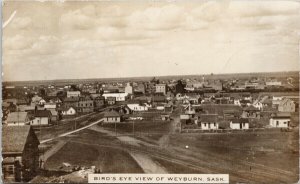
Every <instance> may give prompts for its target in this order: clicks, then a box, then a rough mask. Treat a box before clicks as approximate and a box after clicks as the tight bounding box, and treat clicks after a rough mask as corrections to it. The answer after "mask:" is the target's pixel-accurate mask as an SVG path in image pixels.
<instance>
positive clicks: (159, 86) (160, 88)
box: [155, 84, 167, 95]
mask: <svg viewBox="0 0 300 184" xmlns="http://www.w3.org/2000/svg"><path fill="white" fill-rule="evenodd" d="M155 92H156V93H163V94H164V95H166V94H167V85H166V84H156V85H155Z"/></svg>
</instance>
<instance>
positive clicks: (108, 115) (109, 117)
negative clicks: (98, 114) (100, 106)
mask: <svg viewBox="0 0 300 184" xmlns="http://www.w3.org/2000/svg"><path fill="white" fill-rule="evenodd" d="M118 122H121V115H120V114H119V113H118V112H116V111H107V112H105V114H104V123H118Z"/></svg>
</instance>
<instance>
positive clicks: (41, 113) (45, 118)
mask: <svg viewBox="0 0 300 184" xmlns="http://www.w3.org/2000/svg"><path fill="white" fill-rule="evenodd" d="M33 116H34V119H33V120H31V121H30V125H49V124H50V123H51V116H52V114H51V111H50V110H36V111H35V112H34V115H33Z"/></svg>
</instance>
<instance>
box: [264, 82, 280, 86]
mask: <svg viewBox="0 0 300 184" xmlns="http://www.w3.org/2000/svg"><path fill="white" fill-rule="evenodd" d="M281 85H282V83H281V82H279V81H270V82H266V86H267V87H270V86H274V87H275V86H278V87H279V86H281Z"/></svg>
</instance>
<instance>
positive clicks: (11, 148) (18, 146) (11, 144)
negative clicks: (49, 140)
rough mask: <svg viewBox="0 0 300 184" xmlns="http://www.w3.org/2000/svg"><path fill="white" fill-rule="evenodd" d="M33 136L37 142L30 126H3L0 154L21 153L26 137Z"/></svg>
mask: <svg viewBox="0 0 300 184" xmlns="http://www.w3.org/2000/svg"><path fill="white" fill-rule="evenodd" d="M30 134H31V135H33V136H34V139H36V140H37V142H38V144H39V141H38V139H37V137H36V135H35V134H34V132H33V130H32V129H31V127H30V126H28V125H25V126H3V128H2V153H4V154H5V153H11V152H17V153H22V152H23V150H24V148H25V145H26V141H27V138H28V136H30Z"/></svg>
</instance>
